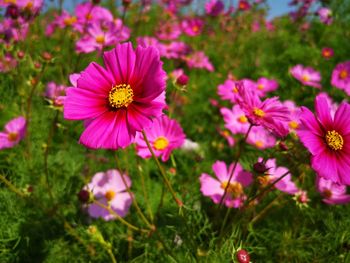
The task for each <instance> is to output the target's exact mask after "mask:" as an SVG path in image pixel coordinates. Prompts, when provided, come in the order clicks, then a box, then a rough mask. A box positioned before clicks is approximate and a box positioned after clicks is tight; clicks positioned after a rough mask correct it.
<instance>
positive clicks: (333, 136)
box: [326, 130, 344, 151]
mask: <svg viewBox="0 0 350 263" xmlns="http://www.w3.org/2000/svg"><path fill="white" fill-rule="evenodd" d="M326 143H327V145H328V147H329V148H331V149H332V150H334V151H338V150H341V149H343V145H344V139H343V137H342V136H341V135H340V134H339V133H338V132H336V131H335V130H332V131H328V132H327V133H326Z"/></svg>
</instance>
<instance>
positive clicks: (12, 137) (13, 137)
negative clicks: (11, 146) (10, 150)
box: [7, 132, 19, 142]
mask: <svg viewBox="0 0 350 263" xmlns="http://www.w3.org/2000/svg"><path fill="white" fill-rule="evenodd" d="M18 137H19V134H18V132H10V133H9V134H8V135H7V139H8V140H9V141H10V142H15V141H17V139H18Z"/></svg>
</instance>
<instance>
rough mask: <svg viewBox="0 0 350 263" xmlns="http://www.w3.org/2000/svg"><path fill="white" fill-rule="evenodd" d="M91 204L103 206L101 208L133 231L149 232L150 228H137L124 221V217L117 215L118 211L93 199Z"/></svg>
mask: <svg viewBox="0 0 350 263" xmlns="http://www.w3.org/2000/svg"><path fill="white" fill-rule="evenodd" d="M93 204H96V205H98V206H99V207H101V208H103V209H106V210H107V211H108V212H109V213H111V214H112V215H113V216H115V218H116V219H117V220H119V221H120V222H121V223H122V224H124V225H126V226H127V227H129V228H131V229H132V230H135V231H138V232H143V233H149V232H150V230H147V229H142V228H139V227H137V226H134V225H132V224H131V223H129V222H128V221H126V220H125V219H123V218H122V217H121V216H120V215H118V213H116V212H115V211H114V210H113V209H112V208H111V207H109V206H107V205H105V204H103V203H101V202H99V201H97V200H95V201H94V202H93Z"/></svg>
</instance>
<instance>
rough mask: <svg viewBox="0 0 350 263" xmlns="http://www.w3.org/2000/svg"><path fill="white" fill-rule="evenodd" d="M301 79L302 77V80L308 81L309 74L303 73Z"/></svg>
mask: <svg viewBox="0 0 350 263" xmlns="http://www.w3.org/2000/svg"><path fill="white" fill-rule="evenodd" d="M301 79H302V80H303V81H305V82H308V81H310V77H309V75H303V76H302V77H301Z"/></svg>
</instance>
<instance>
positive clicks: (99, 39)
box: [95, 35, 105, 45]
mask: <svg viewBox="0 0 350 263" xmlns="http://www.w3.org/2000/svg"><path fill="white" fill-rule="evenodd" d="M95 40H96V43H98V44H101V45H102V44H104V43H105V36H104V35H98V36H97V37H96V38H95Z"/></svg>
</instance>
